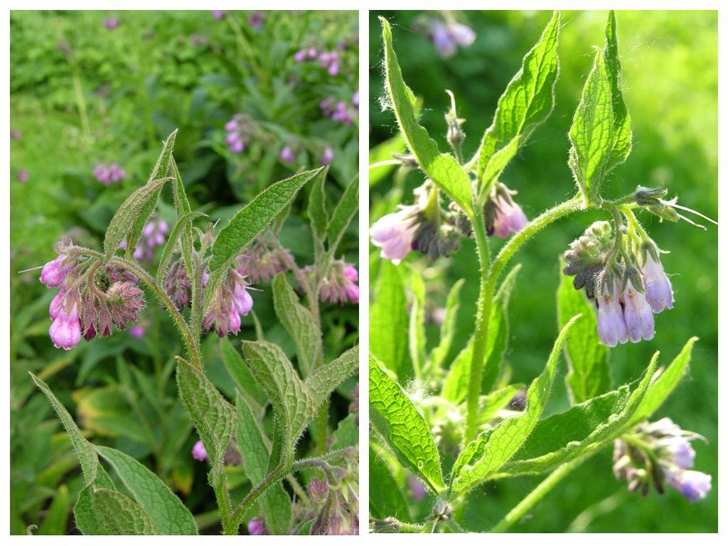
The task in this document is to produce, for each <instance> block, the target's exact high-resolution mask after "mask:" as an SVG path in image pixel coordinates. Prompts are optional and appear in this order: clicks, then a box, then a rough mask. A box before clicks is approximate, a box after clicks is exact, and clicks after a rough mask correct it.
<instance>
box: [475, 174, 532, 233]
mask: <svg viewBox="0 0 728 546" xmlns="http://www.w3.org/2000/svg"><path fill="white" fill-rule="evenodd" d="M513 195H514V192H512V191H511V190H509V189H508V188H507V187H506V185H505V184H501V183H498V184H496V186H495V188H494V190H493V193H492V195H491V197H490V198H489V199H488V201H487V202H486V204H485V229H486V232H487V233H488V235H495V236H496V237H500V238H501V239H505V238H506V237H508V235H510V234H511V233H518V232H519V231H521V230H522V229H523V228H524V227H526V224H527V223H528V218H526V215H525V214H524V213H523V210H522V209H521V207H520V206H518V203H516V202H515V201H514V200H513V197H512V196H513Z"/></svg>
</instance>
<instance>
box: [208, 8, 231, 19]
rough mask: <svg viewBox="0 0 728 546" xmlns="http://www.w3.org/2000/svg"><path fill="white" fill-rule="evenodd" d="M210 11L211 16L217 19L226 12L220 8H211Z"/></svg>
mask: <svg viewBox="0 0 728 546" xmlns="http://www.w3.org/2000/svg"><path fill="white" fill-rule="evenodd" d="M210 13H212V16H213V17H214V18H215V19H217V20H218V21H219V20H220V19H223V18H224V17H225V15H227V12H225V11H223V10H221V9H212V10H210Z"/></svg>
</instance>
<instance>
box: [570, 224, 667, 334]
mask: <svg viewBox="0 0 728 546" xmlns="http://www.w3.org/2000/svg"><path fill="white" fill-rule="evenodd" d="M617 229H619V228H617ZM617 235H619V237H617ZM659 255H660V250H659V249H658V248H657V245H655V243H654V242H653V241H652V240H650V239H649V238H647V236H646V234H642V235H640V234H639V233H638V232H636V231H626V232H625V233H622V231H620V232H619V233H616V232H615V229H614V228H613V227H612V224H611V223H610V222H595V223H594V224H592V225H591V226H590V227H589V228H588V229H587V230H586V231H585V233H584V235H582V236H581V237H579V238H578V239H576V240H575V241H574V242H572V243H571V246H570V248H569V250H568V251H567V252H566V253H565V254H564V257H565V258H566V261H567V265H566V267H565V268H564V274H566V275H571V276H573V277H574V287H575V288H576V289H577V290H579V289H581V288H584V289H585V291H586V295H587V297H589V298H592V299H594V300H595V305H596V307H597V334H598V335H599V338H600V339H601V341H602V342H603V343H604V344H605V345H608V346H609V347H614V346H616V345H617V344H619V343H627V342H628V341H631V342H632V343H637V342H639V341H641V340H643V339H644V340H650V339H652V338H653V337H654V335H655V319H654V314H657V313H661V312H662V311H664V310H665V309H672V306H673V301H674V297H673V292H672V285H671V283H670V279H669V278H668V277H667V275H666V274H665V270H664V268H663V266H662V263H661V262H660V257H659Z"/></svg>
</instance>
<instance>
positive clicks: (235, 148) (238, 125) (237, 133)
mask: <svg viewBox="0 0 728 546" xmlns="http://www.w3.org/2000/svg"><path fill="white" fill-rule="evenodd" d="M255 131H256V127H255V123H254V122H253V120H252V119H250V117H248V116H247V115H245V114H236V115H234V116H233V117H232V118H231V119H230V121H228V122H227V123H226V124H225V132H226V133H227V135H226V136H225V143H226V144H227V145H228V148H229V149H230V151H231V152H232V153H234V154H239V153H241V152H242V151H243V150H244V149H245V145H246V144H247V143H248V142H250V139H251V138H253V137H254V136H255Z"/></svg>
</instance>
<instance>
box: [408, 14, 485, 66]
mask: <svg viewBox="0 0 728 546" xmlns="http://www.w3.org/2000/svg"><path fill="white" fill-rule="evenodd" d="M443 14H444V16H445V17H444V18H440V17H431V16H424V17H421V18H419V19H418V20H416V21H415V23H414V25H413V27H414V29H415V30H416V31H417V32H420V33H422V34H425V35H426V36H427V37H428V38H429V40H430V41H431V42H432V44H433V45H434V46H435V49H436V50H437V52H438V53H439V54H440V57H442V58H443V59H449V58H450V57H452V56H453V55H455V53H457V50H458V47H462V48H466V47H470V46H471V45H473V42H475V38H476V34H475V31H474V30H473V29H472V28H470V27H469V26H467V25H464V24H462V23H458V22H457V21H455V20H454V19H453V17H452V15H450V14H449V12H443Z"/></svg>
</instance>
